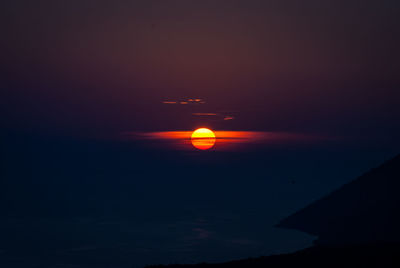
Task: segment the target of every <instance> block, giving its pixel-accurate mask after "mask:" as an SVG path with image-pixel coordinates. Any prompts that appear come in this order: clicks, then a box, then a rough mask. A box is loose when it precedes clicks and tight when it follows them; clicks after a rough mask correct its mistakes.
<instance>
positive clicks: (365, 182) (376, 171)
mask: <svg viewBox="0 0 400 268" xmlns="http://www.w3.org/2000/svg"><path fill="white" fill-rule="evenodd" d="M399 189H400V155H398V156H396V157H394V158H392V159H390V160H388V161H386V162H385V163H383V164H382V165H380V166H379V167H377V168H373V169H371V170H370V171H368V172H366V173H364V174H363V175H361V176H360V177H358V178H357V179H355V180H354V181H352V182H350V183H348V184H345V185H343V186H342V187H340V188H339V189H338V190H336V191H334V192H332V193H331V194H329V195H327V196H326V197H324V198H322V199H320V200H318V201H316V202H313V203H312V204H310V205H309V206H307V207H306V208H304V209H302V210H300V211H298V212H296V213H294V214H293V215H291V216H289V217H287V218H286V219H284V220H282V221H281V222H280V223H279V224H278V225H277V227H280V228H287V229H295V230H298V231H301V232H305V233H309V234H311V235H314V236H317V237H318V240H316V241H315V242H316V244H320V245H329V246H333V245H352V244H371V243H376V242H385V243H400V228H399V227H400V194H399Z"/></svg>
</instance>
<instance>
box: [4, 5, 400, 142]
mask: <svg viewBox="0 0 400 268" xmlns="http://www.w3.org/2000/svg"><path fill="white" fill-rule="evenodd" d="M399 14H400V4H399V2H398V1H394V0H383V1H370V0H368V1H362V2H361V3H360V1H354V0H349V1H320V0H319V1H316V0H315V1H314V0H312V1H281V0H280V1H261V0H260V1H249V0H246V1H204V0H203V1H149V0H146V1H117V2H115V1H100V0H98V1H54V0H51V1H50V0H48V1H39V2H38V1H30V0H20V1H15V0H8V1H7V0H6V1H2V3H1V6H0V17H1V20H2V23H1V24H0V25H1V26H0V28H1V31H2V42H1V44H0V48H1V50H0V53H1V61H0V68H1V73H2V74H3V75H4V76H3V77H2V78H1V80H2V82H1V87H2V90H1V93H0V98H1V103H2V104H1V107H2V113H1V117H0V120H1V121H0V122H1V124H2V125H3V126H5V128H6V129H11V130H23V131H38V132H48V133H58V134H68V135H88V136H93V135H99V136H107V135H114V134H115V133H120V132H123V131H135V130H136V131H151V130H190V129H193V128H195V127H197V126H198V125H202V124H203V125H204V124H205V125H207V126H209V127H212V128H216V129H231V130H267V131H298V132H320V133H335V134H337V135H347V134H349V135H350V134H351V135H355V136H360V137H361V136H368V135H370V136H371V137H372V136H373V137H375V136H376V137H386V138H388V139H393V140H394V139H395V137H396V136H398V135H399V134H400V130H399V126H398V125H399V124H398V118H399V116H400V108H399V107H400V93H399V90H398V89H399V85H400V81H399V80H400V79H399V78H400V75H399V72H400V52H399V49H398V48H399V47H400V20H399ZM187 98H202V99H204V100H205V101H206V103H205V104H204V105H202V106H201V107H199V106H196V107H193V106H191V105H188V106H185V107H183V106H179V105H177V106H170V105H164V104H162V102H163V101H166V100H171V99H172V100H184V99H187ZM221 111H222V112H226V111H228V112H229V113H234V114H235V118H234V120H229V121H224V120H220V121H218V120H205V119H204V118H203V117H195V116H193V115H192V113H195V112H197V113H198V112H202V113H220V112H221Z"/></svg>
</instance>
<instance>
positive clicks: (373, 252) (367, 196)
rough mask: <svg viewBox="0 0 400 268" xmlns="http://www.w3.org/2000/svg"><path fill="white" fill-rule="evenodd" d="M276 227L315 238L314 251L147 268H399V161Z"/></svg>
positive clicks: (359, 180)
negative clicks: (216, 262)
mask: <svg viewBox="0 0 400 268" xmlns="http://www.w3.org/2000/svg"><path fill="white" fill-rule="evenodd" d="M277 226H278V227H283V228H289V229H296V230H299V231H302V232H306V233H310V234H313V235H317V236H318V240H317V241H316V246H314V247H311V248H307V249H304V250H300V251H297V252H295V253H291V254H282V255H274V256H269V257H260V258H254V259H246V260H239V261H232V262H227V263H220V264H205V263H203V264H196V265H168V266H149V268H150V267H151V268H161V267H168V268H185V267H191V268H202V267H216V268H235V267H246V268H252V267H271V268H275V267H278V268H279V267H307V268H310V267H311V268H313V267H315V268H321V267H332V268H333V267H334V268H338V267H351V268H354V267H379V268H381V267H400V155H398V156H396V157H395V158H393V159H391V160H389V161H387V162H386V163H384V164H383V165H381V166H379V167H378V168H375V169H372V170H370V171H369V172H367V173H365V174H364V175H362V176H360V177H359V178H357V179H356V180H354V181H353V182H350V183H348V184H346V185H344V186H342V187H341V188H340V189H338V190H336V191H334V192H333V193H332V194H330V195H328V196H327V197H324V198H322V199H320V200H318V201H316V202H314V203H313V204H311V205H309V206H308V207H306V208H304V209H302V210H300V211H299V212H297V213H295V214H293V215H292V216H289V217H288V218H286V219H284V220H283V221H282V222H281V223H279V224H278V225H277Z"/></svg>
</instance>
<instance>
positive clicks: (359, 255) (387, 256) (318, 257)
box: [147, 244, 400, 268]
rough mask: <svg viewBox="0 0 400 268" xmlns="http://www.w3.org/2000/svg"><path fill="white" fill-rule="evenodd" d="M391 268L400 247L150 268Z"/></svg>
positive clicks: (398, 262)
mask: <svg viewBox="0 0 400 268" xmlns="http://www.w3.org/2000/svg"><path fill="white" fill-rule="evenodd" d="M203 267H206V268H209V267H210V268H212V267H215V268H239V267H240V268H261V267H266V268H267V267H268V268H283V267H290V268H293V267H297V268H298V267H300V268H301V267H307V268H314V267H315V268H322V267H324V268H330V267H332V268H339V267H340V268H347V267H349V268H357V267H363V268H365V267H367V268H372V267H374V268H375V267H376V268H378V267H379V268H384V267H385V268H389V267H400V244H396V245H395V244H385V245H384V244H375V245H364V246H349V247H323V246H316V247H312V248H308V249H304V250H300V251H297V252H295V253H291V254H282V255H273V256H268V257H259V258H252V259H246V260H239V261H232V262H226V263H218V264H207V263H201V264H193V265H179V264H176V265H156V266H148V267H147V268H203Z"/></svg>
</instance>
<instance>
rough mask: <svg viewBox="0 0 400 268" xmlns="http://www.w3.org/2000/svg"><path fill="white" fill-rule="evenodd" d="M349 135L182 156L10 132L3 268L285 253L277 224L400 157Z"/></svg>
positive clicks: (289, 239)
mask: <svg viewBox="0 0 400 268" xmlns="http://www.w3.org/2000/svg"><path fill="white" fill-rule="evenodd" d="M349 144H350V143H348V142H344V141H318V142H315V143H298V144H296V143H290V144H284V143H279V144H268V145H258V146H256V147H251V149H247V150H245V149H243V148H242V149H241V150H237V151H229V152H225V151H214V152H198V151H187V150H186V151H179V150H170V149H168V148H167V147H160V148H158V147H157V146H154V144H152V146H147V145H146V144H145V145H143V144H142V143H140V145H139V143H138V142H135V141H88V140H80V141H78V140H70V139H48V138H26V137H23V138H18V137H17V138H16V137H7V139H3V145H2V148H3V150H2V170H3V171H2V176H1V177H2V179H1V185H0V186H1V190H0V191H1V211H2V214H1V218H0V237H1V239H0V266H1V267H18V268H19V267H24V268H26V267H96V268H97V267H99V268H102V267H143V266H144V265H146V264H158V263H164V264H168V263H196V262H203V261H206V262H221V261H227V260H232V259H238V258H247V257H257V256H260V255H269V254H273V253H280V252H289V251H293V250H296V249H300V248H303V247H307V246H309V245H310V244H311V243H312V240H313V239H314V238H313V237H310V236H308V235H305V234H302V233H298V232H295V231H288V230H280V229H276V228H274V227H273V226H274V224H276V223H277V222H279V220H280V219H282V218H284V217H285V216H287V215H289V214H291V213H293V212H295V211H296V210H298V209H300V208H302V207H304V206H305V205H307V204H309V203H310V202H312V201H314V200H316V199H318V198H319V197H322V196H323V195H325V194H327V193H329V192H330V191H332V190H333V189H335V188H337V187H339V186H340V185H342V184H344V183H346V182H348V181H350V180H352V179H354V178H355V177H356V176H358V175H360V174H361V173H362V172H364V171H367V170H368V169H370V168H372V167H374V166H377V165H379V164H380V163H382V162H383V161H385V160H387V159H388V158H391V157H392V156H394V155H395V154H396V148H386V147H384V146H381V147H380V146H378V145H376V144H375V145H374V146H371V145H367V144H364V145H354V144H353V145H351V146H350V145H349Z"/></svg>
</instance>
